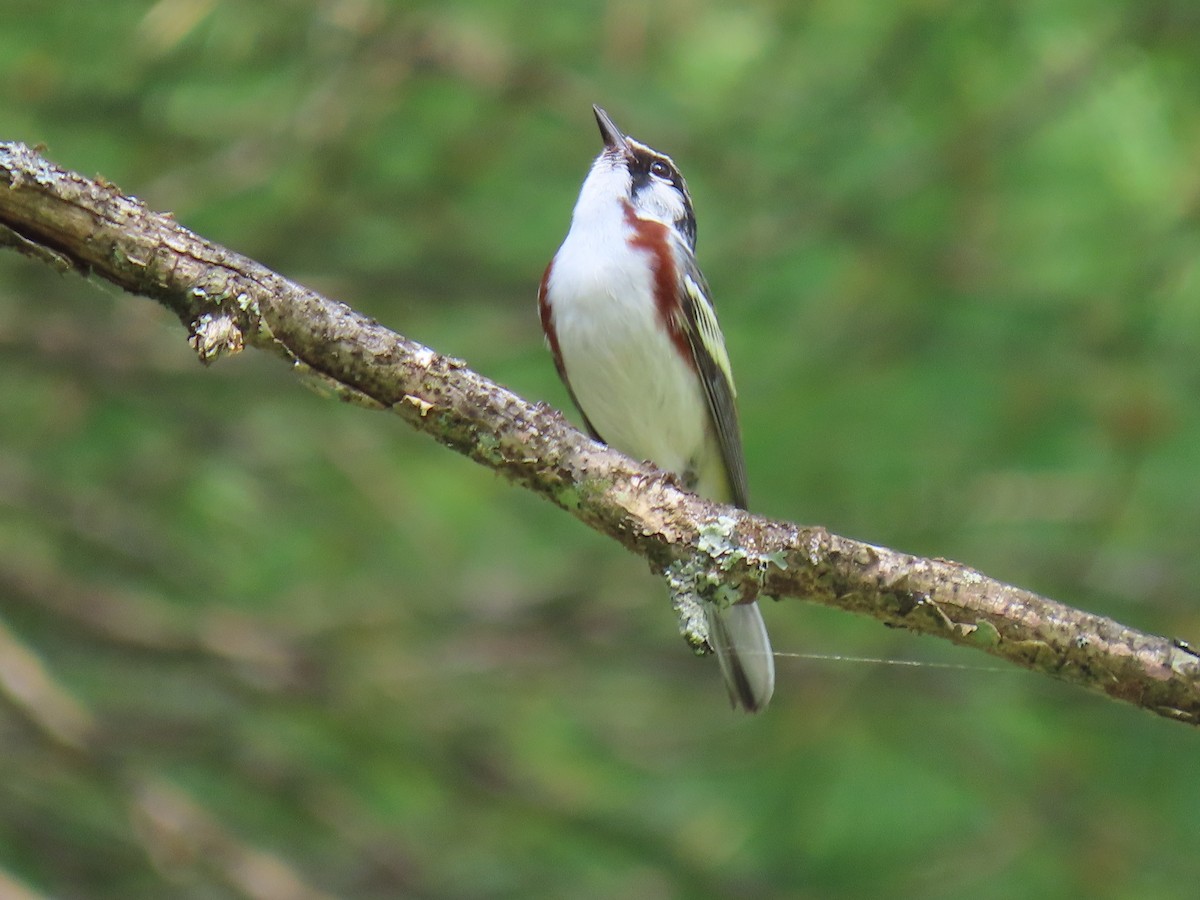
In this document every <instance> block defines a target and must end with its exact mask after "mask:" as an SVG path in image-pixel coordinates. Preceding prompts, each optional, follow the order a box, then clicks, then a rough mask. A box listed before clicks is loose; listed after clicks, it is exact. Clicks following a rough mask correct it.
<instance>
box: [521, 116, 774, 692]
mask: <svg viewBox="0 0 1200 900" xmlns="http://www.w3.org/2000/svg"><path fill="white" fill-rule="evenodd" d="M592 110H593V112H594V113H595V116H596V123H597V125H598V126H599V128H600V137H601V139H602V140H603V142H604V148H603V150H601V152H600V154H599V155H598V156H597V157H596V158H595V160H594V161H593V163H592V165H591V168H590V169H589V171H588V174H587V177H586V178H585V179H584V182H583V186H582V188H581V189H580V191H579V198H578V200H577V201H576V203H575V208H574V210H573V212H572V214H571V225H570V228H569V229H568V231H567V236H566V238H565V239H564V240H563V242H562V245H561V246H560V247H559V248H558V251H557V252H556V253H555V254H554V257H553V259H551V261H550V264H549V265H548V266H547V267H546V271H545V274H544V275H543V276H542V281H541V286H540V289H539V291H538V311H539V315H540V318H541V324H542V330H543V332H544V333H545V337H546V343H547V345H548V346H549V349H550V352H551V354H552V355H553V357H554V363H555V366H556V368H557V369H558V374H559V377H560V378H561V379H562V381H563V383H564V384H565V386H566V388H567V393H568V394H569V395H570V397H571V400H572V401H573V402H574V404H575V406H576V407H577V408H578V409H579V411H580V413H581V415H582V417H583V422H584V425H585V427H586V428H587V430H588V432H589V433H590V434H591V435H592V437H593V438H595V439H596V440H599V441H601V442H603V443H606V444H608V445H609V446H611V447H613V448H615V449H617V450H620V451H621V452H623V453H625V454H626V455H628V456H632V457H634V458H635V459H642V460H648V461H650V462H652V463H654V464H655V465H656V466H657V467H658V468H660V469H663V470H665V471H668V472H673V473H674V474H675V475H676V476H677V477H678V479H679V480H680V482H681V483H682V484H683V486H684V487H686V488H687V489H689V490H691V491H693V492H695V493H697V494H700V495H701V496H704V497H707V498H709V499H711V500H715V501H718V502H722V503H732V504H734V505H736V506H738V507H741V508H743V509H745V508H746V507H747V504H748V490H747V476H746V463H745V457H744V454H743V450H742V438H741V429H740V426H739V422H738V413H737V406H736V402H735V401H736V391H735V389H734V384H733V375H732V372H731V369H730V364H729V355H728V353H727V351H726V348H725V338H724V336H723V335H722V333H721V328H720V325H719V324H718V322H717V315H716V310H715V308H714V307H713V304H712V300H711V299H710V292H709V287H708V283H707V282H706V281H705V279H704V275H703V274H702V273H701V271H700V267H699V265H698V264H697V263H696V255H695V250H696V216H695V213H694V211H693V208H692V198H691V195H690V194H689V193H688V188H687V183H686V182H685V181H684V179H683V175H682V174H680V171H679V168H678V167H677V166H676V165H675V163H674V161H673V160H672V159H671V158H670V157H669V156H667V155H666V154H664V153H660V152H658V151H657V150H653V149H651V148H650V147H648V146H646V145H645V144H643V143H641V142H640V141H637V140H635V139H634V138H632V137H630V136H628V135H626V134H624V133H623V132H622V131H621V130H620V129H619V128H617V126H616V125H615V124H614V123H613V120H612V118H611V117H610V116H609V115H608V113H606V112H605V111H604V110H603V109H601V108H600V107H599V106H595V105H593V107H592ZM704 607H705V618H706V620H707V623H708V630H709V635H708V643H709V645H710V647H711V648H712V649H713V651H714V652H715V654H716V657H717V660H718V663H719V665H720V669H721V672H722V675H723V676H724V681H725V685H726V688H727V690H728V692H729V698H730V702H731V703H732V705H733V706H734V708H736V709H741V710H744V711H746V712H758V711H759V710H761V709H763V708H764V707H765V706H766V705H767V703H768V702H769V701H770V699H771V695H772V693H773V692H774V688H775V663H774V657H773V655H772V651H771V643H770V639H769V638H768V636H767V630H766V625H765V623H764V622H763V618H762V613H761V612H760V611H759V608H758V604H757V603H753V602H751V603H737V604H732V605H727V606H724V607H718V606H717V605H716V604H715V603H709V602H706V603H704Z"/></svg>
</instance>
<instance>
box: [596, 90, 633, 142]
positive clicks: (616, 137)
mask: <svg viewBox="0 0 1200 900" xmlns="http://www.w3.org/2000/svg"><path fill="white" fill-rule="evenodd" d="M592 112H594V113H595V114H596V124H597V125H599V126H600V137H602V138H604V146H605V148H606V149H608V150H620V151H621V152H622V153H625V154H628V153H629V145H628V144H627V143H626V141H625V135H623V134H621V129H620V128H618V127H617V126H616V125H614V124H613V120H612V119H610V118H609V117H608V113H606V112H605V111H604V110H602V109H601V108H600V107H599V106H596V104H594V103H593V104H592Z"/></svg>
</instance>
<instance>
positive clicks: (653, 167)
mask: <svg viewBox="0 0 1200 900" xmlns="http://www.w3.org/2000/svg"><path fill="white" fill-rule="evenodd" d="M650 174H651V175H653V176H655V177H656V178H663V179H665V180H667V181H670V180H671V167H670V166H668V165H667V164H666V163H665V162H663V161H662V160H661V159H656V160H655V161H654V162H652V163H650Z"/></svg>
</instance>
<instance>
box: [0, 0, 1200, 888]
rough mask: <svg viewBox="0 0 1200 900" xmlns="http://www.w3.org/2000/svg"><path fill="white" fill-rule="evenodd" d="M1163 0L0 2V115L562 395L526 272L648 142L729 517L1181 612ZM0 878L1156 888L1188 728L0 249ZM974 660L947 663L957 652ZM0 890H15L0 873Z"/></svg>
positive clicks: (221, 233)
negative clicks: (633, 519)
mask: <svg viewBox="0 0 1200 900" xmlns="http://www.w3.org/2000/svg"><path fill="white" fill-rule="evenodd" d="M1198 59H1200V6H1197V5H1196V4H1195V3H1194V0H1170V2H1163V0H1143V2H1135V0H1113V2H1108V3H1092V2H1078V0H1068V2H1062V3H1056V4H1034V3H1015V2H999V3H997V2H982V0H967V2H955V3H950V2H944V0H924V2H920V0H907V2H899V3H893V4H879V3H869V2H865V0H812V2H805V3H783V2H769V0H761V2H754V3H749V4H743V5H741V6H733V5H725V4H719V3H713V2H682V0H669V2H665V3H661V4H645V3H635V2H632V0H609V2H590V3H583V4H554V3H546V2H533V3H529V2H525V3H520V4H517V3H506V2H501V3H483V2H468V0H461V2H449V3H447V2H440V3H408V4H391V3H386V2H383V0H326V2H304V0H274V2H265V3H258V4H240V3H233V2H230V0H159V2H153V3H151V2H136V0H113V2H109V3H104V4H98V3H95V4H89V3H83V4H67V3H40V2H33V0H8V2H7V4H6V9H5V15H4V27H3V28H2V29H0V123H3V134H2V135H0V137H3V138H4V139H10V140H23V141H26V142H28V143H31V144H34V143H42V144H45V145H47V147H48V152H49V155H50V156H51V158H53V159H55V160H56V161H58V162H60V163H62V164H64V165H66V166H69V167H73V168H76V169H79V170H81V171H83V172H85V173H89V174H90V173H102V174H103V175H104V176H105V177H107V178H109V179H110V180H112V181H115V182H116V183H118V184H120V185H122V186H123V187H124V188H126V189H127V190H129V191H131V192H133V193H135V194H136V195H138V196H140V197H142V198H143V199H145V200H147V201H148V202H149V203H150V204H151V205H152V206H154V207H156V208H160V209H171V210H172V211H173V212H174V213H175V214H176V216H177V217H178V219H179V220H180V221H181V222H183V223H185V224H186V225H187V226H189V227H191V228H193V229H195V230H196V231H198V232H200V233H201V234H204V235H205V236H207V237H210V238H212V239H214V240H216V241H219V242H221V243H224V244H226V245H227V246H230V247H232V248H234V249H236V250H239V251H240V252H243V253H245V254H248V255H249V256H251V257H254V258H256V259H259V260H261V261H262V262H264V263H266V264H267V265H270V266H272V267H274V268H276V269H278V270H280V271H282V272H284V273H286V274H287V275H289V276H291V277H293V278H295V279H297V280H299V281H301V282H304V283H306V284H309V285H311V286H313V287H315V288H317V289H319V290H322V291H324V292H326V293H329V294H331V295H333V296H336V297H338V298H339V299H343V300H345V301H347V302H348V303H350V304H351V305H353V306H356V307H357V308H360V309H362V310H364V311H366V312H368V313H370V314H371V315H373V316H376V317H377V318H379V319H380V320H382V321H383V322H385V323H386V324H388V325H390V326H392V327H394V328H396V329H398V330H400V331H402V332H404V333H406V334H408V335H411V336H412V337H415V338H417V339H420V340H423V341H425V342H427V343H429V344H431V345H432V346H434V347H436V348H437V349H438V350H440V351H443V352H445V353H449V354H453V355H455V356H459V357H462V358H464V359H466V360H467V361H468V362H469V363H470V364H471V365H472V367H474V368H476V369H478V370H480V371H482V372H484V373H486V374H488V375H490V376H492V377H494V378H496V379H498V380H500V381H502V382H504V383H506V384H509V385H510V386H512V387H513V388H514V389H516V390H517V391H519V392H520V393H522V394H523V395H524V396H527V397H530V398H533V399H546V400H549V401H550V402H552V403H555V404H558V405H566V404H567V402H568V401H567V398H566V395H565V392H564V390H563V389H562V387H561V386H560V385H559V384H558V383H557V381H556V378H555V375H554V371H553V366H552V365H551V364H550V361H549V359H548V357H547V355H546V353H545V351H544V349H543V347H542V344H541V336H540V332H539V330H538V328H537V324H536V318H535V315H534V305H533V295H534V291H535V287H536V284H537V281H538V278H539V277H540V275H541V271H542V268H543V266H544V265H545V263H546V261H547V260H548V259H549V257H550V255H551V254H552V253H553V251H554V249H555V247H556V246H557V242H558V241H559V240H561V238H562V236H563V234H564V233H565V230H566V226H567V222H568V217H569V214H570V209H571V206H572V204H573V202H574V199H575V193H576V191H577V188H578V185H579V183H580V181H581V180H582V178H583V175H584V173H585V171H586V167H587V165H588V164H589V162H590V160H591V158H592V156H593V155H594V153H595V152H597V149H598V146H599V144H598V138H597V135H596V133H595V128H594V124H593V122H592V120H591V115H590V110H589V104H590V103H592V102H594V101H597V102H602V103H603V104H604V105H605V106H606V107H607V108H608V109H609V111H610V112H611V113H612V114H613V116H614V117H615V118H616V120H617V122H618V123H619V124H621V125H622V126H623V127H624V128H626V129H628V130H629V131H630V132H631V133H633V134H634V135H635V136H637V137H639V138H641V139H643V140H645V141H647V142H648V143H650V144H651V145H653V146H655V147H659V148H661V149H664V150H666V151H667V152H670V153H671V154H673V155H674V157H675V159H676V160H677V161H678V162H679V163H680V165H681V166H682V167H683V169H684V171H685V173H686V175H687V177H688V179H689V182H690V184H691V186H692V189H693V194H694V197H695V201H696V206H697V211H698V216H699V222H700V245H699V253H700V260H701V263H702V265H703V266H704V268H705V272H706V274H707V275H708V278H709V280H710V282H711V283H712V285H713V288H714V291H715V292H716V297H717V301H718V305H719V307H720V310H721V312H722V321H723V324H724V326H725V330H726V333H727V336H728V339H729V344H730V352H731V356H732V358H733V361H734V366H735V369H736V372H737V376H738V385H739V388H740V391H741V400H742V410H743V424H744V429H745V433H746V441H747V452H748V456H749V468H750V471H751V473H752V476H751V480H752V494H753V497H754V502H755V506H756V508H757V509H758V510H760V511H762V512H764V513H766V514H769V515H773V516H778V517H784V518H790V519H794V520H798V521H803V522H819V523H821V524H824V525H826V526H828V527H830V528H831V529H833V530H835V531H838V532H841V533H844V534H847V535H850V536H853V537H857V538H863V539H868V540H872V541H876V542H879V543H885V544H888V545H892V546H896V547H898V548H902V549H905V550H909V551H912V552H916V553H921V554H929V555H939V556H946V557H952V558H956V559H960V560H962V561H964V562H968V563H970V564H972V565H975V566H977V567H979V568H981V569H983V570H984V571H987V572H988V573H989V574H991V575H994V576H997V577H1001V578H1004V579H1006V580H1009V581H1012V582H1015V583H1018V584H1021V585H1022V586H1024V587H1029V588H1032V589H1035V590H1039V591H1042V592H1044V593H1047V594H1049V595H1051V596H1054V597H1056V598H1057V599H1061V600H1063V601H1065V602H1069V603H1071V604H1073V605H1077V606H1081V607H1084V608H1087V609H1091V610H1094V611H1097V612H1101V613H1104V614H1106V615H1110V616H1114V617H1116V618H1118V619H1122V620H1125V621H1128V622H1129V623H1130V624H1132V625H1134V626H1137V627H1139V628H1143V629H1146V630H1152V631H1159V632H1163V633H1167V634H1173V635H1174V634H1177V635H1180V636H1182V637H1191V638H1192V639H1193V640H1195V639H1196V638H1197V637H1200V606H1198V605H1197V603H1196V599H1195V597H1196V587H1195V586H1196V585H1197V584H1198V583H1200V553H1197V547H1198V545H1200V459H1198V457H1197V451H1196V448H1197V447H1198V446H1200V401H1198V400H1197V396H1198V390H1200V363H1198V360H1200V272H1198V270H1197V260H1198V258H1200V257H1198V254H1197V252H1196V251H1197V246H1198V243H1197V239H1198V237H1200V220H1198V214H1200V175H1198V174H1197V173H1198V172H1200V166H1198V165H1197V162H1198V160H1200V111H1198V109H1197V106H1196V103H1195V98H1196V97H1197V96H1198V95H1200V63H1198V62H1197V60H1198ZM0 378H2V379H3V385H4V387H3V390H0V624H2V627H0V639H2V640H0V651H2V652H0V686H2V687H3V693H4V695H5V697H6V698H7V700H6V701H5V703H4V704H3V705H2V706H0V754H2V755H3V757H4V760H5V766H4V775H3V777H0V868H2V869H3V870H4V873H5V874H4V875H3V876H0V878H6V879H8V880H9V881H10V882H11V883H10V884H9V887H8V889H9V890H16V889H17V886H19V885H24V886H25V887H26V888H27V889H29V890H31V891H37V892H43V893H45V894H47V895H51V896H55V897H88V898H93V897H95V898H132V897H161V896H172V897H196V898H200V897H203V898H211V897H226V896H230V897H237V896H254V897H295V896H304V895H305V892H307V894H308V895H311V896H320V895H321V893H322V892H324V894H325V895H340V896H352V897H395V896H412V897H430V898H437V897H444V898H451V897H479V896H489V897H513V898H516V897H520V898H531V897H561V896H571V897H576V898H589V897H613V896H626V897H639V898H658V897H663V898H668V897H670V898H673V897H729V896H735V897H736V896H741V897H780V898H782V897H798V896H808V897H831V896H847V897H849V896H857V895H888V896H920V897H961V896H971V897H983V898H985V897H1011V896H1027V897H1032V896H1091V897H1132V896H1137V897H1139V898H1158V897H1164V898H1168V897H1191V896H1194V893H1195V886H1196V884H1197V883H1200V856H1197V854H1196V851H1195V841H1196V809H1197V808H1198V807H1200V779H1198V778H1197V771H1196V770H1197V762H1196V760H1197V758H1198V754H1197V751H1198V749H1200V745H1198V740H1200V739H1198V738H1197V735H1196V734H1195V733H1193V732H1189V731H1187V730H1185V729H1183V728H1181V727H1179V726H1175V725H1173V724H1171V723H1169V722H1166V721H1161V720H1157V719H1155V718H1153V717H1151V716H1149V715H1146V714H1144V713H1139V712H1137V711H1135V710H1132V709H1128V708H1124V707H1120V706H1118V705H1116V704H1113V703H1110V702H1108V701H1106V700H1104V699H1102V698H1098V697H1093V696H1090V695H1087V694H1083V693H1081V692H1079V691H1076V690H1072V689H1068V688H1066V687H1063V686H1061V685H1058V684H1055V683H1051V682H1046V681H1045V680H1044V679H1039V678H1037V677H1035V676H1032V675H1028V674H1024V673H1021V672H1017V671H1011V670H1008V669H996V668H994V667H993V666H992V665H991V664H990V662H989V660H988V659H987V658H986V657H983V656H980V655H978V654H971V653H967V652H965V651H958V650H956V649H955V648H952V647H947V646H941V645H939V644H937V643H936V642H932V641H920V640H917V639H915V638H913V637H911V636H909V635H906V634H903V633H893V632H889V631H886V630H884V629H881V628H880V627H879V626H878V625H876V624H875V623H872V622H867V621H859V620H856V619H851V618H850V617H848V616H845V615H842V614H838V613H836V612H833V611H829V610H824V609H818V608H810V607H807V606H805V605H802V604H798V603H794V602H793V603H786V604H782V605H780V606H777V607H772V608H769V609H767V611H766V613H767V616H768V621H769V623H770V626H771V629H772V633H773V636H774V642H775V645H776V648H777V649H778V650H779V651H780V652H782V653H784V654H801V655H803V654H834V655H842V656H852V657H870V658H880V659H905V660H924V661H928V662H930V663H935V664H939V665H942V666H949V667H926V668H912V667H895V666H888V665H884V664H880V663H868V662H853V661H840V662H839V661H830V660H820V659H806V658H804V657H803V656H800V657H799V658H791V657H787V656H784V657H783V658H781V659H780V661H779V686H778V690H777V694H776V699H775V701H774V704H773V706H772V707H771V709H770V711H769V712H768V713H767V714H765V715H763V716H761V717H758V718H755V719H745V718H740V717H737V716H734V715H732V714H731V713H730V712H729V710H728V709H727V708H726V706H725V698H724V696H723V694H722V690H721V687H720V685H719V678H718V675H717V671H716V666H715V665H713V664H712V663H711V661H710V660H697V659H694V658H693V657H691V656H690V655H689V654H688V652H687V650H686V648H685V647H684V645H683V643H682V641H681V640H680V639H679V638H678V637H677V636H676V634H675V626H674V622H673V620H672V616H671V613H670V610H669V607H668V605H667V603H666V600H665V596H664V593H663V590H662V588H661V586H660V585H659V584H658V583H656V581H655V580H654V579H653V578H652V577H651V576H650V575H649V574H648V573H647V572H646V571H645V567H644V566H643V565H642V564H641V563H640V562H638V561H637V560H634V559H632V558H630V557H629V556H627V555H626V554H624V553H623V552H622V551H621V550H620V549H619V548H618V547H616V546H615V545H613V544H611V543H610V542H607V541H605V540H603V539H601V538H599V537H597V536H596V535H594V534H593V533H591V532H589V531H588V530H587V529H585V528H583V527H582V526H581V525H579V524H578V523H576V522H574V521H573V520H570V519H569V518H567V517H566V516H564V515H563V514H562V513H560V512H559V511H557V510H555V509H553V508H551V507H550V506H549V505H547V504H545V503H543V502H541V501H540V500H538V499H537V498H534V497H532V496H530V495H527V494H525V493H524V492H522V491H519V490H516V489H513V488H511V487H510V486H508V485H507V484H505V483H504V482H502V481H501V480H499V479H498V478H497V477H496V476H494V475H493V474H492V473H490V472H487V471H484V470H482V469H479V468H477V467H475V466H473V465H471V464H470V463H468V462H467V461H465V460H463V459H461V458H458V457H456V456H454V455H453V454H451V453H448V452H446V451H444V450H442V449H440V448H438V447H436V446H435V445H433V443H432V442H430V441H428V440H426V439H423V438H421V437H419V436H417V435H415V434H412V433H409V432H408V431H406V430H405V429H404V427H403V425H402V424H401V423H400V422H399V421H398V420H394V419H392V418H389V417H386V416H381V415H372V414H369V413H366V412H363V411H361V410H358V409H353V408H348V407H344V406H338V405H336V404H331V403H329V402H326V401H322V400H320V399H318V398H316V397H314V396H311V395H309V394H308V393H306V392H304V391H301V390H298V389H297V387H296V384H295V382H294V380H293V379H292V378H291V376H290V374H289V373H288V372H287V371H286V370H285V369H284V367H282V366H280V365H279V363H278V362H277V361H276V360H273V359H270V358H268V357H266V356H265V355H262V354H245V355H244V356H243V357H241V358H237V359H234V360H232V361H228V362H222V363H221V364H219V365H217V366H216V367H215V368H213V369H211V370H207V371H206V370H202V369H201V368H200V367H199V366H198V365H197V364H196V362H195V359H194V357H193V356H192V355H191V353H190V351H189V350H188V349H187V347H186V344H185V342H184V340H183V333H182V331H181V329H180V328H179V326H178V324H177V323H176V322H174V321H172V320H171V319H170V317H169V316H168V315H167V314H165V313H164V312H162V311H161V310H159V309H158V308H157V307H155V306H154V305H153V304H152V303H149V302H146V301H143V300H139V299H136V298H132V297H128V296H124V295H121V294H119V292H116V291H115V290H113V289H110V288H106V287H105V286H104V285H103V284H98V283H96V282H94V281H93V282H87V281H83V280H81V279H78V278H76V277H74V276H70V277H65V278H63V277H59V276H57V275H55V274H54V273H52V272H50V271H49V270H48V269H45V270H44V269H42V268H40V267H38V266H36V265H34V264H32V263H30V262H28V261H26V260H24V259H22V258H19V257H17V256H15V255H12V254H9V255H6V256H0ZM956 665H963V666H968V667H974V668H961V669H960V668H952V667H953V666H956ZM0 886H3V885H0Z"/></svg>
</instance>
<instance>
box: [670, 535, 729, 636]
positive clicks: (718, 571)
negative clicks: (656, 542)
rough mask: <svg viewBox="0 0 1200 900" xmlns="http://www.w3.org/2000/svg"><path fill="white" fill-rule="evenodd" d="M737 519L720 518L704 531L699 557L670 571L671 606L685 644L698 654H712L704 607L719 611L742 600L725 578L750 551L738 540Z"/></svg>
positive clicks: (700, 539) (671, 568) (688, 559)
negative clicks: (709, 605) (708, 605)
mask: <svg viewBox="0 0 1200 900" xmlns="http://www.w3.org/2000/svg"><path fill="white" fill-rule="evenodd" d="M736 530H737V519H735V518H734V517H733V516H718V517H717V518H716V519H715V520H713V521H711V522H706V523H705V524H704V525H702V526H701V527H700V536H699V539H698V541H697V551H698V552H697V553H696V554H695V555H694V556H690V557H688V558H686V559H682V560H678V561H676V562H674V563H672V564H671V565H670V566H668V567H667V570H666V572H665V573H664V574H665V575H666V579H667V587H668V589H669V590H670V592H671V606H672V607H673V608H674V610H675V613H676V615H677V616H679V630H680V632H681V633H682V634H683V637H684V640H686V641H687V642H688V644H689V645H690V646H691V647H692V648H693V649H694V650H695V651H696V652H697V653H706V652H708V624H707V619H706V617H705V614H704V604H713V605H715V606H717V607H719V608H724V607H727V606H730V605H731V604H733V603H736V602H738V601H739V600H741V599H742V598H741V594H740V592H739V591H738V590H737V589H735V588H734V587H732V586H731V585H730V584H729V583H728V579H727V578H726V577H725V576H726V573H728V572H729V570H730V569H731V568H733V567H734V566H735V565H736V564H738V563H740V562H742V561H743V560H745V559H746V551H745V550H743V549H742V548H741V547H740V546H738V544H737V542H736V540H735V534H736Z"/></svg>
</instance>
